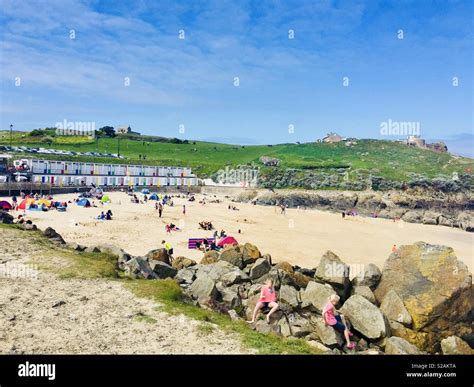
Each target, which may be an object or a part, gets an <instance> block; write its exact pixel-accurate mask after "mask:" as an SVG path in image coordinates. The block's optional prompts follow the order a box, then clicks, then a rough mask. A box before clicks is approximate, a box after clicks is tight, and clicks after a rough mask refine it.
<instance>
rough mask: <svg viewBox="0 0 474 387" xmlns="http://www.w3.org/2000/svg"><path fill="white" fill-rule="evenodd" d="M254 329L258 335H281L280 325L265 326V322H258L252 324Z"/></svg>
mask: <svg viewBox="0 0 474 387" xmlns="http://www.w3.org/2000/svg"><path fill="white" fill-rule="evenodd" d="M254 328H255V330H256V331H257V332H260V333H265V334H269V333H273V334H275V335H278V336H280V335H281V328H280V325H278V324H267V322H266V321H265V320H258V321H256V322H255V324H254Z"/></svg>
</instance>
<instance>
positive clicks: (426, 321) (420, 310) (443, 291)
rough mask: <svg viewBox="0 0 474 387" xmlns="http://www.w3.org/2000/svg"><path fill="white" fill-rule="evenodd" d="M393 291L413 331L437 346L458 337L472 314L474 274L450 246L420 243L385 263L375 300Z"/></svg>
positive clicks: (428, 347)
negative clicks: (432, 338) (428, 336)
mask: <svg viewBox="0 0 474 387" xmlns="http://www.w3.org/2000/svg"><path fill="white" fill-rule="evenodd" d="M390 290H394V291H396V292H397V294H398V295H399V296H400V298H401V299H402V300H403V304H404V305H405V308H406V309H407V311H408V312H409V314H410V316H411V318H412V320H413V323H412V328H413V330H415V331H422V332H426V333H433V334H434V335H436V336H438V338H437V341H438V342H440V341H441V340H442V339H443V338H445V337H447V336H452V335H459V334H458V332H459V330H460V329H461V328H462V326H463V324H465V322H466V321H469V318H470V317H469V316H470V313H472V274H471V273H470V272H469V269H468V267H467V266H466V265H465V264H464V263H463V262H461V261H460V260H458V259H457V257H456V255H455V253H454V250H453V249H452V248H450V247H447V246H440V245H431V244H428V243H425V242H417V243H415V244H413V245H405V246H401V247H399V249H398V250H397V251H396V252H395V253H392V254H391V255H390V256H389V258H388V259H387V261H386V262H385V266H384V268H383V272H382V279H381V281H380V283H379V285H378V286H377V289H375V291H374V294H375V297H376V298H377V300H378V301H379V302H382V301H383V299H384V298H385V295H386V294H387V293H388V292H389V291H390ZM462 337H464V336H462ZM420 348H421V347H420ZM421 349H422V350H425V351H431V352H433V351H434V350H437V349H436V348H435V347H433V346H426V347H423V348H421Z"/></svg>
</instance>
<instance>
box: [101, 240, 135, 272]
mask: <svg viewBox="0 0 474 387" xmlns="http://www.w3.org/2000/svg"><path fill="white" fill-rule="evenodd" d="M97 247H98V249H99V250H100V251H101V252H103V253H107V254H111V255H115V256H116V257H117V265H118V267H119V268H120V269H122V270H123V269H124V264H125V262H128V261H129V260H130V259H132V256H131V255H130V254H128V253H127V252H125V251H124V250H123V249H121V248H120V247H118V246H116V245H111V244H102V245H99V246H97Z"/></svg>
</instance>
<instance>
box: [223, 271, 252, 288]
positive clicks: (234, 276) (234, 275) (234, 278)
mask: <svg viewBox="0 0 474 387" xmlns="http://www.w3.org/2000/svg"><path fill="white" fill-rule="evenodd" d="M219 279H220V280H221V281H222V283H223V284H224V285H225V286H231V285H234V284H241V283H244V282H249V281H250V278H249V276H248V275H247V274H245V273H244V272H243V271H242V270H240V269H239V268H237V267H235V268H234V269H233V270H231V271H229V272H227V273H225V274H223V275H222V276H220V278H219Z"/></svg>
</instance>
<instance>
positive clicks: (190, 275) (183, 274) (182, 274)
mask: <svg viewBox="0 0 474 387" xmlns="http://www.w3.org/2000/svg"><path fill="white" fill-rule="evenodd" d="M194 273H195V272H194V271H193V270H190V269H188V268H185V269H181V270H178V273H176V276H175V277H174V278H175V279H176V281H178V283H185V284H191V283H192V282H193V281H194V278H195V274H194Z"/></svg>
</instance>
